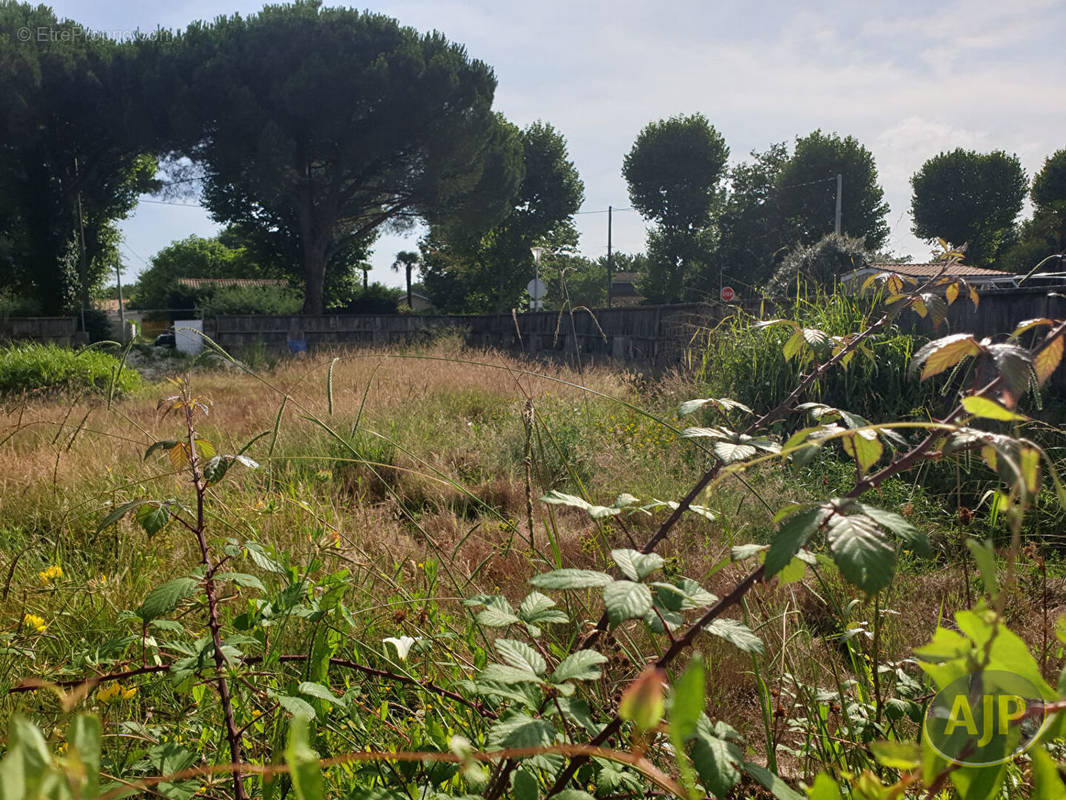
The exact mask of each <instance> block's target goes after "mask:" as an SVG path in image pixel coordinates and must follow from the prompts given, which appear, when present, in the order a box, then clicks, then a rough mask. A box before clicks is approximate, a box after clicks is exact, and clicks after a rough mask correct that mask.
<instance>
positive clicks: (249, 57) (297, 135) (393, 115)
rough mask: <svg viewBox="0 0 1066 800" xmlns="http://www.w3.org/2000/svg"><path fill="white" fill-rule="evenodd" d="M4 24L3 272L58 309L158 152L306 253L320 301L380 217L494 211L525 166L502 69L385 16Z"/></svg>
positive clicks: (287, 8) (201, 187)
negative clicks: (100, 33)
mask: <svg viewBox="0 0 1066 800" xmlns="http://www.w3.org/2000/svg"><path fill="white" fill-rule="evenodd" d="M0 30H2V31H3V35H2V38H0V278H3V282H4V284H5V285H7V286H10V287H14V288H15V289H16V290H17V291H20V292H22V293H28V294H32V295H35V296H36V297H37V298H38V299H39V300H40V303H41V306H42V307H43V310H45V311H60V310H62V308H63V307H64V306H67V305H69V304H70V302H71V301H72V300H74V296H73V295H74V294H76V293H77V292H79V291H80V293H81V294H82V295H83V296H84V295H87V293H88V291H89V288H90V287H91V286H92V285H93V284H94V283H95V282H96V281H97V280H98V279H99V277H100V276H101V275H102V274H103V273H104V272H105V271H106V270H107V268H108V266H109V265H110V264H111V263H113V258H114V246H115V244H116V241H117V234H116V230H115V226H114V221H115V220H117V219H120V218H122V217H123V216H125V215H126V214H127V213H128V212H129V211H130V210H131V209H132V207H133V205H134V204H135V202H136V198H137V196H138V194H139V193H141V192H143V191H146V190H149V189H153V188H157V187H158V184H157V183H156V168H157V166H158V165H159V164H160V163H161V164H162V165H163V170H164V172H169V173H171V174H170V175H169V176H168V177H169V178H170V183H171V185H172V186H175V185H176V186H182V185H184V186H186V187H187V188H188V189H189V190H190V191H192V192H195V193H197V194H201V195H202V199H203V202H204V203H205V205H206V206H207V208H208V209H209V211H210V213H211V215H212V216H213V217H214V218H215V219H216V220H217V221H219V222H223V223H228V224H230V225H233V226H238V227H243V228H245V229H246V230H249V231H254V232H255V234H256V236H258V237H259V238H260V239H261V240H262V246H263V248H264V250H269V251H272V252H275V253H277V254H280V255H281V256H282V257H283V258H284V259H285V260H287V261H288V263H290V264H298V265H299V271H300V277H301V279H302V282H303V285H304V297H305V311H307V312H308V313H321V312H322V310H323V302H324V288H325V286H326V283H327V280H328V274H329V272H330V271H331V270H342V269H345V268H348V267H350V265H351V263H353V262H354V263H358V261H359V260H361V259H360V256H361V255H362V253H364V252H365V249H366V247H367V245H368V244H369V243H370V242H371V241H372V240H373V238H374V236H375V235H376V234H377V233H378V232H379V231H381V230H383V229H385V228H392V229H403V228H404V227H406V226H409V225H411V224H412V223H413V222H414V221H415V220H425V221H428V222H430V223H431V224H433V225H444V224H454V225H468V226H472V227H482V228H484V227H489V226H491V225H492V224H494V223H495V222H497V221H498V220H499V219H502V218H503V217H504V216H506V215H507V213H508V212H509V211H510V210H511V209H512V208H513V204H512V199H513V196H514V194H515V192H516V190H517V189H518V187H519V185H520V184H521V183H522V179H523V174H524V171H523V170H524V166H523V143H522V140H521V137H520V136H519V132H518V131H517V130H516V129H515V128H514V126H512V125H510V124H508V123H507V122H506V120H504V119H502V118H501V117H500V116H499V115H498V114H497V113H495V112H494V111H493V109H492V101H493V94H494V92H495V88H496V78H495V76H494V74H493V72H492V70H491V68H490V67H489V66H488V65H487V64H485V63H483V62H481V61H478V60H476V59H472V58H470V57H469V56H468V55H467V53H466V51H465V50H464V48H463V47H462V46H460V45H458V44H454V43H452V42H449V41H447V40H446V39H445V38H444V37H443V36H441V35H440V34H438V33H428V34H423V33H419V32H418V31H415V30H414V29H412V28H407V27H403V26H401V25H400V24H399V23H397V22H396V21H395V20H393V19H390V18H388V17H385V16H382V15H379V14H373V13H368V12H366V13H364V12H358V11H354V10H351V9H343V8H324V7H323V6H322V5H321V3H319V2H317V1H314V0H298V1H297V2H294V3H292V4H290V5H276V6H268V7H266V8H264V9H263V10H262V11H261V12H260V13H258V14H254V15H251V16H247V17H241V16H233V17H220V18H218V19H217V20H216V21H214V22H213V23H194V24H193V25H190V26H189V27H188V28H187V29H186V30H184V31H180V32H168V31H158V32H156V33H155V34H153V35H148V36H143V37H139V38H137V39H134V40H133V41H128V42H121V43H118V42H114V41H110V40H108V39H105V38H98V37H94V36H88V35H86V32H85V31H84V29H83V28H81V27H80V26H78V25H77V23H75V22H73V21H70V20H62V19H58V18H57V17H56V16H55V14H54V13H53V12H52V11H51V10H49V9H47V8H45V7H43V6H31V5H28V4H19V3H5V4H3V5H2V6H0ZM21 31H27V32H29V34H30V35H29V36H18V35H16V32H21ZM42 32H43V35H42ZM183 170H184V171H185V173H186V174H184V175H182V174H181V173H182V171H183ZM175 175H181V177H179V178H178V180H177V181H175ZM182 181H184V183H182Z"/></svg>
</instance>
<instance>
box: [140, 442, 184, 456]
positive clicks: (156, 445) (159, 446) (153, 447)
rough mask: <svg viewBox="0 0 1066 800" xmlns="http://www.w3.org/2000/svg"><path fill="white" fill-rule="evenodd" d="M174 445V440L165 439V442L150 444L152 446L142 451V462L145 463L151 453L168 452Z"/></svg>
mask: <svg viewBox="0 0 1066 800" xmlns="http://www.w3.org/2000/svg"><path fill="white" fill-rule="evenodd" d="M176 444H177V441H176V440H174V439H165V440H162V441H158V442H152V444H151V445H150V446H149V448H148V449H147V450H145V451H144V460H145V461H147V460H148V457H149V456H150V455H152V453H154V452H156V451H157V450H169V449H170V448H172V447H173V446H174V445H176Z"/></svg>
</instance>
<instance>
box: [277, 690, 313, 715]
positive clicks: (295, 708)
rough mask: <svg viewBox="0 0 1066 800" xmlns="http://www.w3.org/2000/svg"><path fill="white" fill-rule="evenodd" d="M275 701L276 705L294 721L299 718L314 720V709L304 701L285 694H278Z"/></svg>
mask: <svg viewBox="0 0 1066 800" xmlns="http://www.w3.org/2000/svg"><path fill="white" fill-rule="evenodd" d="M277 701H278V705H280V706H281V707H282V708H284V709H285V710H286V711H288V712H289V713H290V714H292V716H293V718H294V719H298V718H300V717H306V718H307V719H314V718H315V709H314V707H313V706H312V705H311V704H310V703H308V702H307V701H306V700H303V699H301V698H299V697H293V696H291V695H287V694H279V695H278V696H277Z"/></svg>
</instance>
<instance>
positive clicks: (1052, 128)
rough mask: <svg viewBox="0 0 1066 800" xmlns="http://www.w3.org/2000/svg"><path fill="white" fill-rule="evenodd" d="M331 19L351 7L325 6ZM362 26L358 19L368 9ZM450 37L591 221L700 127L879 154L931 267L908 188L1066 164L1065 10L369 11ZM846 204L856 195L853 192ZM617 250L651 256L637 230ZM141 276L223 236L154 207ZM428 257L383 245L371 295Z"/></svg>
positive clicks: (114, 14) (115, 26)
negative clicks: (625, 172)
mask: <svg viewBox="0 0 1066 800" xmlns="http://www.w3.org/2000/svg"><path fill="white" fill-rule="evenodd" d="M50 5H52V7H53V8H55V10H56V13H57V14H58V15H59V16H61V17H62V16H65V17H69V18H71V19H74V20H77V21H78V22H80V23H81V24H83V25H85V26H86V27H88V28H92V29H94V30H107V31H114V32H121V31H132V30H135V29H140V30H154V29H155V28H156V27H164V28H180V27H184V26H185V25H187V24H188V23H189V22H191V21H192V20H195V19H212V18H214V17H215V16H217V15H219V14H230V13H234V12H239V13H242V14H248V13H254V12H255V11H257V10H258V9H259V8H260V7H261V6H262V3H261V2H250V1H248V0H191V1H183V0H170V2H158V1H157V0H144V1H142V2H132V0H125V1H124V2H120V1H119V0H103V1H101V0H56V1H55V2H53V3H51V4H50ZM327 5H335V3H327ZM360 7H362V6H360ZM368 7H369V8H370V9H371V10H374V11H379V12H382V13H386V14H389V15H390V16H393V17H396V18H397V19H398V20H399V21H400V22H401V23H403V24H406V25H411V26H413V27H415V28H418V29H420V30H428V29H437V30H440V31H442V32H443V33H444V34H445V35H447V36H448V37H449V38H450V39H451V40H453V41H456V42H461V43H463V44H464V45H466V47H467V51H468V52H469V54H470V55H471V56H473V57H475V58H479V59H481V60H483V61H485V62H487V63H488V64H490V65H492V67H493V68H494V69H495V71H496V76H497V79H498V81H499V87H498V89H497V93H496V103H495V105H496V108H497V109H499V110H500V111H502V112H503V113H504V114H505V115H506V116H507V117H508V118H509V119H511V120H512V121H513V122H515V123H516V124H518V125H522V126H524V125H527V124H529V123H530V122H533V121H535V120H538V119H540V120H544V121H546V122H550V123H551V124H552V125H554V126H555V127H556V128H557V129H558V130H560V131H561V132H562V133H563V135H564V136H565V137H566V139H567V142H568V147H569V151H570V156H571V158H572V159H573V160H574V163H575V165H576V166H577V168H578V170H579V171H580V173H581V177H582V179H583V180H584V182H585V195H586V199H585V206H584V210H585V211H590V212H598V211H602V210H605V209H606V208H607V206H608V205H613V206H614V207H615V208H625V207H627V206H628V205H629V203H628V197H627V194H626V188H625V182H624V181H623V180H622V177H621V164H622V158H623V156H624V155H625V153H626V152H628V150H629V148H630V147H631V146H632V143H633V140H634V139H635V138H636V135H637V133H638V132H639V131H640V129H641V128H642V127H643V126H644V125H645V124H647V123H648V122H651V121H653V120H657V119H661V118H664V117H669V116H673V115H675V114H690V113H694V112H701V113H703V114H705V115H706V116H707V117H708V119H709V120H710V121H711V123H712V124H713V125H714V126H715V127H716V128H718V130H719V131H721V133H722V134H723V135H724V136H725V138H726V141H727V143H728V144H729V146H730V150H731V154H732V155H731V160H732V161H734V162H735V161H741V160H744V159H745V158H746V156H747V154H748V153H749V152H750V151H751V150H752V149H757V150H763V149H765V148H766V147H767V146H768V145H769V144H771V143H772V142H778V141H789V142H791V141H792V140H793V139H794V138H795V137H796V136H797V135H805V134H807V133H809V132H810V131H812V130H814V129H815V128H821V129H822V130H826V131H836V132H838V133H840V134H841V135H852V136H855V137H856V138H857V139H859V141H861V142H862V143H863V144H864V145H865V146H866V147H868V148H869V149H870V150H871V151H872V152H873V154H874V157H875V159H876V161H877V165H878V170H879V173H880V179H881V184H882V186H883V187H884V190H885V197H886V199H887V200H888V202H889V205H890V206H891V210H890V213H889V217H888V221H889V225H890V226H891V228H892V236H891V238H890V241H889V247H890V248H891V249H892V250H893V251H894V252H896V253H897V254H911V255H913V256H914V257H915V259H916V260H924V259H925V258H926V257H927V256H928V254H929V248H928V246H927V245H926V244H924V243H923V242H920V241H918V240H916V239H915V238H914V236H913V235H912V234H911V233H910V226H911V220H910V215H909V212H908V210H909V206H910V185H909V178H910V176H911V175H912V174H913V173H914V172H915V171H916V170H917V169H918V168H919V167H920V166H921V164H922V162H923V161H925V160H926V159H927V158H929V157H930V156H933V155H936V154H937V153H939V152H941V151H943V150H950V149H953V148H955V147H966V148H973V149H977V150H981V151H988V150H996V149H1002V150H1006V151H1007V152H1010V153H1016V154H1017V155H1018V156H1019V157H1020V158H1021V160H1022V163H1023V165H1024V166H1025V168H1026V170H1027V171H1028V173H1029V174H1030V175H1032V174H1033V172H1035V171H1036V170H1038V169H1040V167H1041V165H1042V164H1043V161H1044V159H1045V158H1046V157H1047V156H1048V155H1050V154H1051V153H1052V152H1054V151H1056V150H1058V149H1061V148H1063V147H1066V102H1064V101H1066V59H1064V58H1063V57H1062V42H1063V41H1066V0H1012V2H1010V3H1007V2H1004V0H959V2H942V3H937V2H925V3H919V2H911V1H910V0H907V1H905V2H898V1H897V2H891V3H888V2H865V3H856V2H853V0H852V1H849V2H837V1H836V0H830V1H827V2H806V3H796V2H784V1H783V0H773V1H772V2H770V1H765V2H760V0H754V1H752V2H735V0H703V1H702V2H701V1H700V0H659V2H646V1H645V0H609V1H608V0H569V2H560V1H559V0H538V2H514V1H513V0H463V1H462V2H459V1H458V0H392V1H391V2H379V3H374V4H372V5H369V6H368ZM844 190H845V192H846V191H847V187H846V186H845V188H844ZM577 220H578V227H579V230H580V231H581V245H580V249H581V251H582V252H583V253H584V254H585V255H587V256H590V257H593V258H595V257H597V256H599V255H602V254H603V253H605V252H606V244H607V215H606V214H600V213H586V214H582V215H580V216H578V217H577ZM614 223H615V224H614V247H615V249H618V250H625V251H630V252H632V251H636V250H640V249H642V248H643V245H644V231H645V228H644V223H643V221H642V220H641V218H640V217H639V216H638V215H636V214H635V213H634V212H620V213H617V214H615V216H614ZM122 230H123V232H124V235H125V244H124V251H123V252H124V256H125V258H126V263H127V265H128V267H129V270H128V272H127V275H128V276H129V275H131V274H133V273H135V272H137V271H139V270H140V269H142V268H143V266H144V263H145V260H146V259H150V258H151V256H152V254H153V253H155V252H156V251H157V250H159V249H160V248H162V247H164V246H166V245H167V244H168V243H169V242H171V241H173V240H175V239H180V238H183V237H185V236H187V235H189V234H191V233H197V234H201V235H210V234H211V233H212V232H213V231H215V230H216V226H215V225H214V224H213V223H211V221H210V219H209V218H208V216H207V214H206V213H205V212H204V211H203V210H202V209H199V208H196V207H186V206H172V205H159V204H154V203H142V204H141V205H139V206H138V208H137V209H136V210H135V212H134V214H133V215H132V216H131V217H130V218H129V219H128V220H126V221H125V222H124V223H123V224H122ZM413 244H414V242H413V241H412V240H410V239H407V240H405V239H400V238H397V237H392V236H386V237H382V238H381V239H379V242H378V244H377V246H376V247H375V252H374V255H373V257H372V261H373V263H374V265H375V269H374V271H373V272H372V273H371V279H372V280H381V281H383V282H386V283H390V284H392V285H399V284H400V283H401V282H402V276H401V275H398V274H396V273H393V272H392V271H391V270H389V265H390V264H391V263H392V261H393V258H394V256H395V253H396V251H397V250H400V249H405V248H406V249H409V248H411V247H412V246H413Z"/></svg>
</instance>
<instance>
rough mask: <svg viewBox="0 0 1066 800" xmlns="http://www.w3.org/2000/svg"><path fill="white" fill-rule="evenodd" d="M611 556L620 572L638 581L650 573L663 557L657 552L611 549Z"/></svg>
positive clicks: (658, 566)
mask: <svg viewBox="0 0 1066 800" xmlns="http://www.w3.org/2000/svg"><path fill="white" fill-rule="evenodd" d="M611 558H613V559H614V563H615V564H617V565H618V568H619V569H620V570H622V574H623V575H625V576H626V577H627V578H629V579H630V580H632V581H639V580H640V579H641V578H644V577H646V576H647V575H650V574H651V573H652V572H654V571H655V570H657V569H659V568H661V567H662V565H663V563H664V561H663V557H662V556H661V555H659V554H658V553H641V552H640V551H639V550H628V549H621V550H612V551H611Z"/></svg>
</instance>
